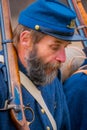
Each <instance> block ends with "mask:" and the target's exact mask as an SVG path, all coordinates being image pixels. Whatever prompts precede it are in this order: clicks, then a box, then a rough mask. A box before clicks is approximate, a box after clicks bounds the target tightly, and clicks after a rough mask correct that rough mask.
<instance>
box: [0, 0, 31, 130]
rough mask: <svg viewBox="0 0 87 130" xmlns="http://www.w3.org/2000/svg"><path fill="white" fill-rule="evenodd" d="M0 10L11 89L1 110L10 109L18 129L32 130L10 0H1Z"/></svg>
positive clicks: (9, 86)
mask: <svg viewBox="0 0 87 130" xmlns="http://www.w3.org/2000/svg"><path fill="white" fill-rule="evenodd" d="M0 12H1V37H2V47H3V51H4V63H5V66H6V70H7V71H6V72H7V83H8V90H9V98H8V100H7V102H6V105H5V108H3V109H1V110H8V109H10V114H11V118H12V120H13V122H14V124H15V126H16V129H17V130H30V129H29V127H28V125H27V121H26V118H25V115H24V105H23V101H22V93H21V83H20V76H19V69H18V62H17V54H16V51H15V48H14V46H13V43H12V28H11V20H10V19H11V15H10V5H9V0H1V5H0ZM25 109H29V110H30V108H29V107H25Z"/></svg>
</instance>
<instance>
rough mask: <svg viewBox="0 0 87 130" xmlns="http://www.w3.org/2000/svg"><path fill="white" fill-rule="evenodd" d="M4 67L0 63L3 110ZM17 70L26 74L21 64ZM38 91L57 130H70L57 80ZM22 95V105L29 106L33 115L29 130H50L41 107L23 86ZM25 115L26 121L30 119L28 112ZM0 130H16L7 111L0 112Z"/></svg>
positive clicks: (4, 95)
mask: <svg viewBox="0 0 87 130" xmlns="http://www.w3.org/2000/svg"><path fill="white" fill-rule="evenodd" d="M4 67H5V66H4V65H3V64H1V63H0V108H3V106H4V103H5V100H6V99H7V98H8V88H7V83H6V82H5V73H4V70H5V69H4ZM19 68H20V70H21V71H23V72H24V73H26V71H25V69H24V68H23V66H22V65H21V64H19ZM38 89H39V90H40V91H41V93H42V96H43V98H44V100H45V103H46V105H47V106H48V109H49V110H50V112H51V113H52V115H53V117H54V119H55V121H56V123H57V130H70V120H69V112H68V109H67V105H66V100H65V96H64V93H63V90H62V86H61V83H60V82H59V80H58V78H57V77H56V78H55V79H54V81H53V82H52V83H51V84H49V85H46V86H44V87H41V86H38ZM22 95H23V103H24V105H25V106H26V105H28V104H29V106H30V107H31V108H32V109H33V111H34V114H35V119H34V121H33V123H32V124H31V125H30V130H36V129H37V130H48V129H49V128H50V129H49V130H52V126H51V123H50V121H49V119H48V117H47V115H46V114H45V113H44V112H43V111H42V108H41V106H40V105H39V104H38V103H37V101H36V100H35V99H34V98H33V97H32V96H31V94H30V93H29V92H27V90H26V89H25V88H24V87H23V86H22ZM25 115H26V119H27V120H28V121H30V120H31V119H32V115H31V113H30V112H29V111H26V112H25ZM0 130H16V128H15V126H14V124H13V122H12V120H11V117H10V114H9V111H3V112H1V111H0Z"/></svg>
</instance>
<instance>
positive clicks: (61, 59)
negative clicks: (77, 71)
mask: <svg viewBox="0 0 87 130" xmlns="http://www.w3.org/2000/svg"><path fill="white" fill-rule="evenodd" d="M56 61H58V62H61V63H64V62H65V61H66V54H65V48H61V49H60V50H58V52H57V54H56Z"/></svg>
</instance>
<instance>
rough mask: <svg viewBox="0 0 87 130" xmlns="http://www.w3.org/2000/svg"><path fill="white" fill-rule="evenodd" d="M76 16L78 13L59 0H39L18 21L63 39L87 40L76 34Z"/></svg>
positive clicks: (25, 10)
mask: <svg viewBox="0 0 87 130" xmlns="http://www.w3.org/2000/svg"><path fill="white" fill-rule="evenodd" d="M75 18H76V13H75V12H74V11H72V10H71V9H70V8H69V7H67V6H65V5H64V4H62V3H60V2H58V1H57V0H37V1H35V2H33V3H32V4H31V5H29V6H28V7H27V8H26V9H24V10H23V11H22V12H21V13H20V15H19V19H18V22H19V24H22V25H24V26H26V27H29V28H31V29H33V30H36V31H39V32H43V33H45V34H48V35H51V36H53V37H56V38H59V39H62V40H67V41H83V40H87V38H85V37H82V36H81V35H79V34H78V33H77V34H75V32H76V31H75Z"/></svg>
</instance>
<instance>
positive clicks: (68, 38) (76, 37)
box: [46, 32, 87, 41]
mask: <svg viewBox="0 0 87 130" xmlns="http://www.w3.org/2000/svg"><path fill="white" fill-rule="evenodd" d="M46 33H47V34H48V35H51V36H53V37H56V38H59V39H61V40H65V41H87V38H86V37H82V36H81V35H79V34H74V35H73V36H62V35H58V34H52V33H48V32H46Z"/></svg>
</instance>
